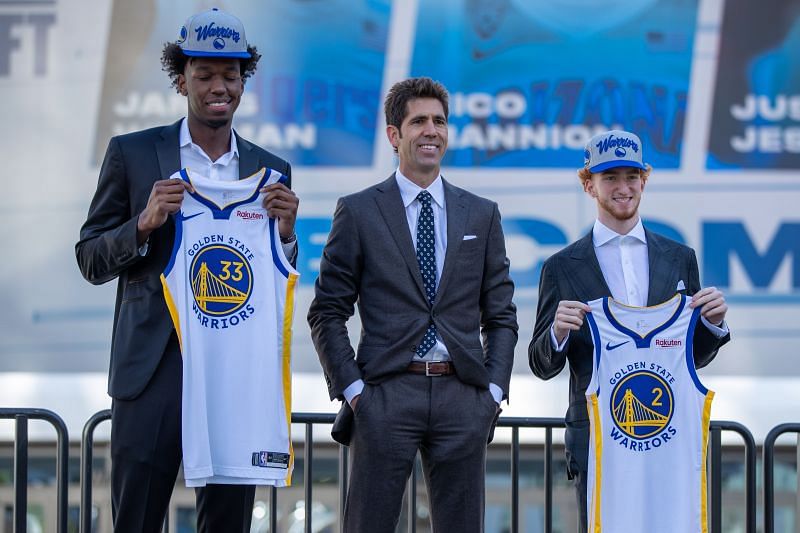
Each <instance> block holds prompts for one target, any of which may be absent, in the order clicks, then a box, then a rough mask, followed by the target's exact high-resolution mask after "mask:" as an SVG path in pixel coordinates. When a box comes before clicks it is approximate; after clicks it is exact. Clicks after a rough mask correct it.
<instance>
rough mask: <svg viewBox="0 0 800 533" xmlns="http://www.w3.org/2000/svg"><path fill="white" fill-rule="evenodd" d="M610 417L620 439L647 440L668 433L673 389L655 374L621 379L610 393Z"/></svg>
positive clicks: (638, 373)
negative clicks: (621, 435)
mask: <svg viewBox="0 0 800 533" xmlns="http://www.w3.org/2000/svg"><path fill="white" fill-rule="evenodd" d="M610 408H611V415H612V418H613V420H614V424H615V425H616V426H617V428H618V429H619V430H620V431H621V432H622V434H623V435H625V436H627V437H630V438H633V439H649V438H651V437H654V436H656V435H659V434H661V433H662V432H663V431H665V430H666V429H667V426H668V425H669V422H670V419H671V418H672V409H673V398H672V388H671V387H670V386H669V384H668V383H667V382H666V381H665V380H664V379H663V378H662V377H661V376H659V375H658V374H655V373H654V372H650V371H648V370H640V371H638V372H633V373H631V374H628V375H627V376H625V377H624V378H623V379H621V380H620V381H619V382H618V383H617V384H616V386H615V387H614V390H613V391H612V393H611V401H610Z"/></svg>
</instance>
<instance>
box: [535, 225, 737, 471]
mask: <svg viewBox="0 0 800 533" xmlns="http://www.w3.org/2000/svg"><path fill="white" fill-rule="evenodd" d="M645 236H646V239H647V255H648V265H649V271H650V282H649V287H648V296H647V305H655V304H658V303H661V302H664V301H666V300H668V299H669V298H670V297H672V296H674V295H675V293H676V292H679V291H676V287H677V286H678V283H679V282H680V281H681V280H682V281H683V283H684V285H685V287H686V289H685V290H683V291H680V292H683V293H685V294H687V295H692V294H694V293H695V292H697V291H699V290H700V288H701V287H700V276H699V273H698V269H697V258H696V257H695V253H694V250H692V249H691V248H689V247H688V246H685V245H683V244H680V243H677V242H675V241H673V240H671V239H667V238H666V237H663V236H661V235H658V234H656V233H653V232H651V231H648V230H647V229H645ZM604 296H611V291H610V290H609V288H608V286H607V285H606V282H605V278H603V273H602V271H601V270H600V264H599V263H598V261H597V255H596V254H595V252H594V245H593V243H592V232H591V231H590V232H589V234H588V235H586V236H585V237H583V238H582V239H580V240H578V241H576V242H574V243H572V244H571V245H569V246H567V247H566V248H564V249H563V250H561V251H560V252H558V253H556V254H555V255H553V256H552V257H550V258H549V259H548V260H547V261H546V262H545V263H544V266H543V267H542V274H541V277H540V279H539V304H538V308H537V311H536V325H535V326H534V330H533V339H532V340H531V343H530V346H529V347H528V361H529V363H530V366H531V369H532V370H533V373H534V374H536V375H537V376H538V377H540V378H542V379H550V378H552V377H554V376H556V375H557V374H558V373H559V372H561V370H562V369H563V368H564V366H565V364H566V363H567V361H569V408H568V409H567V414H566V423H567V432H566V435H565V445H566V449H567V458H568V467H569V468H570V470H571V471H572V472H573V473H574V471H575V470H574V469H575V468H580V469H581V470H584V471H585V470H586V469H587V464H586V463H587V460H588V446H589V432H588V426H589V416H588V413H587V410H586V397H585V393H586V388H587V387H588V385H589V380H590V379H591V377H592V350H593V346H594V345H593V343H592V339H591V334H590V332H589V326H588V324H587V323H586V322H584V324H583V327H581V329H580V330H579V331H572V332H570V335H569V339H568V340H567V344H566V346H565V347H564V349H563V350H562V351H561V352H557V351H556V350H555V349H554V348H553V343H552V341H551V339H550V327H551V326H552V324H553V320H554V318H555V312H556V308H557V307H558V302H559V301H561V300H576V301H582V302H588V301H591V300H595V299H597V298H602V297H604ZM729 340H730V334H728V335H725V336H723V337H722V338H717V337H715V336H714V334H713V333H711V332H710V331H709V330H708V328H706V327H704V326H702V325H701V326H699V327H697V328H696V329H695V335H694V360H695V366H696V367H697V368H700V367H703V366H705V365H707V364H708V363H709V362H711V360H712V359H713V358H714V357H715V356H716V354H717V350H719V348H720V346H722V345H723V344H725V343H726V342H728V341H729Z"/></svg>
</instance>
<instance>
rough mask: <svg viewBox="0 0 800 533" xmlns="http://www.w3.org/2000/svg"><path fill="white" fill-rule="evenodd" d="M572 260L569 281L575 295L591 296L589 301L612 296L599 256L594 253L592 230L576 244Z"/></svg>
mask: <svg viewBox="0 0 800 533" xmlns="http://www.w3.org/2000/svg"><path fill="white" fill-rule="evenodd" d="M570 259H572V262H571V263H570V266H571V267H572V272H571V273H570V275H569V279H570V282H571V283H572V285H573V286H574V287H575V294H581V295H589V296H588V297H587V300H594V299H595V298H600V297H602V296H610V295H611V290H610V289H609V288H608V284H607V283H606V279H605V278H604V277H603V272H602V271H601V270H600V263H598V262H597V254H595V253H594V243H593V242H592V232H591V230H590V231H589V233H588V234H587V235H586V236H584V237H583V238H582V239H580V240H579V241H577V242H576V243H575V247H574V248H573V250H572V253H571V254H570Z"/></svg>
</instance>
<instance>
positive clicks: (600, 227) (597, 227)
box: [592, 217, 647, 248]
mask: <svg viewBox="0 0 800 533" xmlns="http://www.w3.org/2000/svg"><path fill="white" fill-rule="evenodd" d="M627 236H628V237H633V238H634V239H636V240H638V241H640V242H642V243H644V244H647V237H645V234H644V226H642V219H641V217H640V218H639V220H638V221H637V222H636V225H635V226H634V227H633V229H631V230H630V231H629V232H628V233H627ZM617 237H620V234H619V233H617V232H616V231H614V230H612V229H611V228H609V227H608V226H606V225H605V224H603V223H602V222H600V221H599V220H595V221H594V227H593V228H592V243H593V244H594V246H595V248H599V247H600V246H603V245H604V244H608V243H609V242H611V241H612V240H614V239H616V238H617Z"/></svg>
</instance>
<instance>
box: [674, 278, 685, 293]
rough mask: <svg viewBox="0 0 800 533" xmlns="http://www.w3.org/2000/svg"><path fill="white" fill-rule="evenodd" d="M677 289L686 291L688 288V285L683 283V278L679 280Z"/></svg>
mask: <svg viewBox="0 0 800 533" xmlns="http://www.w3.org/2000/svg"><path fill="white" fill-rule="evenodd" d="M675 290H676V291H685V290H686V285H685V284H684V283H683V280H679V281H678V286H677V287H675Z"/></svg>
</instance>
